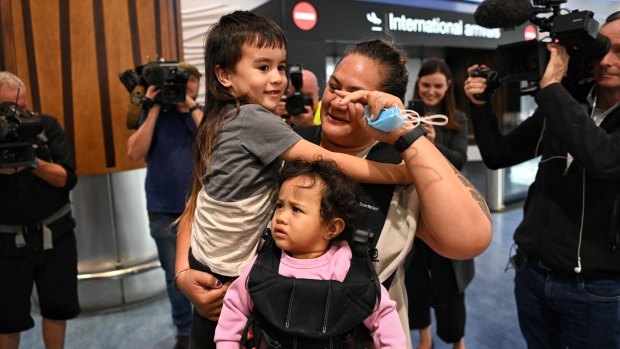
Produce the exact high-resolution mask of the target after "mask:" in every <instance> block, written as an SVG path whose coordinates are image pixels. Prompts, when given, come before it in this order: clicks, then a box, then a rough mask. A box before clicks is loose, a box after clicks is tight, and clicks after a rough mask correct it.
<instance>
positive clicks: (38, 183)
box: [0, 72, 80, 348]
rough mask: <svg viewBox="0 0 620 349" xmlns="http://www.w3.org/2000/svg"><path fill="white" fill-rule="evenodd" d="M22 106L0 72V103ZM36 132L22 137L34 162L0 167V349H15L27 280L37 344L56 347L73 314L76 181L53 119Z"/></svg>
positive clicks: (29, 323) (25, 314) (18, 86)
mask: <svg viewBox="0 0 620 349" xmlns="http://www.w3.org/2000/svg"><path fill="white" fill-rule="evenodd" d="M16 101H17V104H18V106H19V107H20V109H22V110H25V108H26V88H25V86H24V83H23V82H22V81H21V80H20V79H19V78H18V77H17V76H15V75H13V74H11V73H8V72H0V102H16ZM39 118H40V121H41V124H42V129H43V131H42V132H41V133H39V134H38V135H36V136H32V137H30V141H31V142H32V148H33V150H34V156H35V158H34V160H33V161H32V164H31V165H29V166H24V165H23V164H21V163H20V165H19V166H14V167H11V166H10V165H11V163H9V164H6V163H5V166H3V167H2V168H0V280H1V281H0V282H1V285H2V286H0V348H17V347H18V346H19V339H20V332H21V331H24V330H28V329H30V328H32V327H33V326H34V322H33V319H32V317H31V316H30V309H31V303H30V297H31V295H32V285H33V282H34V284H35V285H36V286H37V295H38V299H39V307H40V309H41V315H42V317H43V321H42V325H43V330H42V332H43V342H44V343H45V346H46V347H47V348H62V347H63V345H64V340H65V328H66V320H68V319H72V318H74V317H76V316H77V315H78V313H79V312H80V307H79V303H78V295H77V247H76V240H75V234H74V231H73V229H74V227H75V221H74V220H73V218H72V216H71V206H70V203H69V191H70V190H71V189H72V188H73V187H74V186H75V184H76V182H77V177H76V174H75V163H74V159H73V155H72V153H71V148H70V146H69V143H68V142H67V138H66V136H65V134H64V132H63V130H62V128H61V127H60V125H59V124H58V122H57V121H56V119H55V118H53V117H50V116H45V115H40V116H39Z"/></svg>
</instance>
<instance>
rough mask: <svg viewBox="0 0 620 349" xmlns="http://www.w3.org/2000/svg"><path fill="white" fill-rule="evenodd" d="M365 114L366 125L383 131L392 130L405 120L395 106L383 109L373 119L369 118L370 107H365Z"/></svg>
mask: <svg viewBox="0 0 620 349" xmlns="http://www.w3.org/2000/svg"><path fill="white" fill-rule="evenodd" d="M365 116H366V121H367V122H368V125H370V126H372V127H374V128H376V129H377V130H381V131H383V132H389V131H392V130H393V129H395V128H397V127H400V126H402V125H404V124H405V123H406V122H407V121H405V115H403V114H402V113H401V112H400V109H399V108H398V107H397V106H394V107H391V108H388V109H383V110H382V111H381V112H380V113H379V115H378V116H377V118H376V119H375V120H371V119H370V109H369V108H368V107H366V112H365Z"/></svg>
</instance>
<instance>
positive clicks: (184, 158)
mask: <svg viewBox="0 0 620 349" xmlns="http://www.w3.org/2000/svg"><path fill="white" fill-rule="evenodd" d="M145 118H146V113H143V114H142V117H141V118H140V123H141V124H142V123H143V122H144V119H145ZM196 132H197V127H196V123H195V122H194V119H192V116H191V115H190V114H189V113H181V112H178V111H177V110H176V109H174V107H173V108H172V109H170V110H166V109H164V108H162V110H161V111H160V113H159V117H158V119H157V123H156V124H155V131H154V132H153V138H152V140H151V147H150V148H149V151H148V153H147V156H146V162H147V171H146V181H145V185H144V186H145V190H146V206H147V209H148V211H149V212H161V213H173V214H180V213H181V212H183V208H184V207H185V202H186V199H187V198H188V197H189V191H190V188H191V182H192V178H193V177H192V176H193V173H194V165H193V160H192V149H193V145H194V137H195V136H196Z"/></svg>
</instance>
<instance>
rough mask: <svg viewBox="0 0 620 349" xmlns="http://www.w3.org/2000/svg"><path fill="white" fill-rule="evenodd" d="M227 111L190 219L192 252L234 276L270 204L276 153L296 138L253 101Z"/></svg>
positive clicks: (250, 254) (254, 242) (251, 251)
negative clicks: (251, 103) (237, 113)
mask: <svg viewBox="0 0 620 349" xmlns="http://www.w3.org/2000/svg"><path fill="white" fill-rule="evenodd" d="M235 113H236V109H233V110H231V111H230V114H229V115H228V116H229V118H228V119H227V123H226V124H225V125H224V127H223V129H222V133H221V135H220V139H219V142H218V144H219V145H218V148H217V149H216V150H215V152H214V153H213V161H212V164H211V172H210V173H209V174H208V175H207V176H205V178H204V179H203V188H202V190H201V191H200V192H199V193H198V197H197V199H196V210H195V212H194V220H193V223H192V233H191V243H190V245H191V249H192V255H193V256H194V258H196V259H197V260H198V261H199V262H201V263H202V264H203V265H205V266H206V267H208V268H209V270H211V271H212V272H214V273H216V274H220V275H225V276H238V275H239V274H240V273H241V270H242V269H243V267H244V266H245V265H246V264H247V263H248V262H249V261H250V259H251V258H252V257H254V255H255V254H256V251H257V247H258V244H259V240H260V236H261V233H262V232H263V230H264V229H265V227H266V226H267V224H268V223H269V219H270V214H271V213H272V212H273V206H274V204H275V201H274V196H275V194H276V193H275V190H274V183H275V180H276V176H277V175H278V171H279V170H280V165H281V164H282V161H281V160H280V159H279V156H280V155H281V154H282V153H283V152H284V151H286V150H287V149H288V148H290V147H291V146H292V145H293V144H295V143H297V142H298V141H299V140H300V139H301V137H300V136H299V135H297V133H295V132H294V131H293V130H292V129H291V128H290V127H289V126H288V125H286V124H285V123H284V121H282V119H281V118H280V117H278V116H276V115H275V114H273V113H271V112H269V111H267V110H266V109H264V108H262V107H260V106H258V105H245V106H242V107H241V111H240V113H239V115H238V116H237V117H235V118H232V117H233V116H234V115H235Z"/></svg>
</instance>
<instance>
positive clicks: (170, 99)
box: [119, 61, 195, 129]
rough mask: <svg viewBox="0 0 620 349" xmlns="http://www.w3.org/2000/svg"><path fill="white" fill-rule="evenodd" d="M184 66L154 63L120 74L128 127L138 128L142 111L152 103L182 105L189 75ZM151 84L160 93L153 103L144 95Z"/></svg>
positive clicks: (171, 63) (163, 62)
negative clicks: (126, 97) (126, 94)
mask: <svg viewBox="0 0 620 349" xmlns="http://www.w3.org/2000/svg"><path fill="white" fill-rule="evenodd" d="M183 64H184V63H179V62H178V61H153V62H149V63H147V64H145V65H141V66H137V67H135V68H134V69H127V70H125V71H124V72H122V73H120V74H119V79H120V80H121V83H123V85H124V86H125V89H127V91H128V92H129V93H130V97H129V106H128V111H127V128H129V129H136V128H138V122H139V119H140V114H141V113H142V110H143V109H150V108H151V107H152V106H153V105H154V104H161V105H176V104H178V103H184V102H185V95H186V94H187V81H188V80H189V78H190V75H191V74H190V71H189V70H188V69H190V68H189V65H188V66H187V67H186V66H184V65H183ZM185 64H186V63H185ZM193 69H195V68H193ZM150 85H154V86H157V88H158V89H159V90H160V92H159V94H158V95H157V97H155V99H154V100H149V99H147V98H146V96H145V93H146V89H147V88H148V87H149V86H150Z"/></svg>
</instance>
